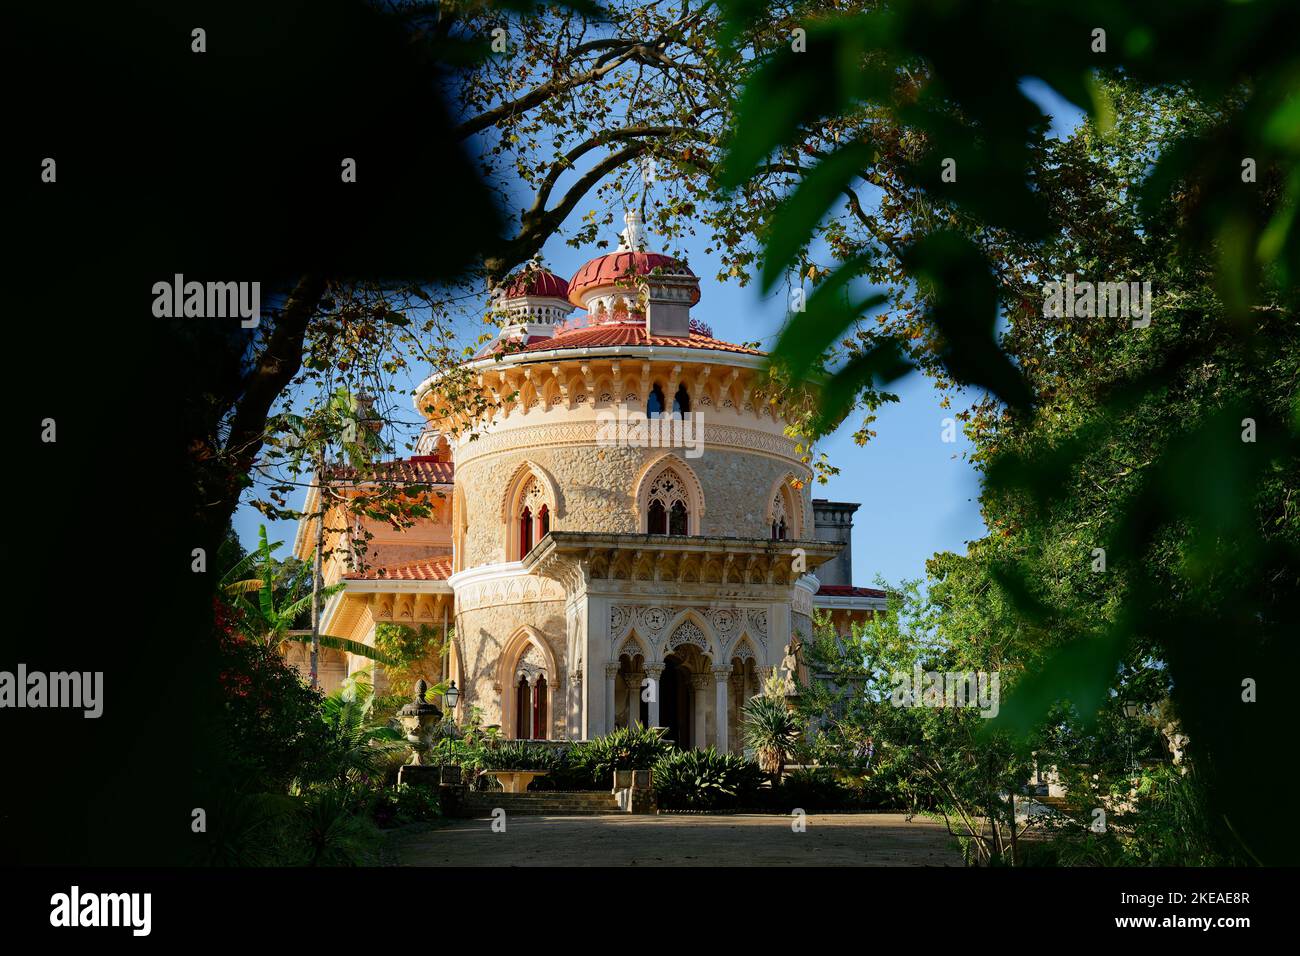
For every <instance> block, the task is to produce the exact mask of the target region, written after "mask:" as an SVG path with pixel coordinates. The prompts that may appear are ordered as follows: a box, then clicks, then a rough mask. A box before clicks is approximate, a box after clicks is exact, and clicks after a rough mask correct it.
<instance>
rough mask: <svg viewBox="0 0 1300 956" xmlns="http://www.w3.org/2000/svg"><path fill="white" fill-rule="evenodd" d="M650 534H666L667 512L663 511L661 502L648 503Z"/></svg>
mask: <svg viewBox="0 0 1300 956" xmlns="http://www.w3.org/2000/svg"><path fill="white" fill-rule="evenodd" d="M648 530H649V532H650V534H667V533H668V512H667V511H665V510H664V506H663V504H662V503H661V502H658V501H652V502H650V525H649V529H648Z"/></svg>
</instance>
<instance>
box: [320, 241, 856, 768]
mask: <svg viewBox="0 0 1300 956" xmlns="http://www.w3.org/2000/svg"><path fill="white" fill-rule="evenodd" d="M634 225H635V223H634V222H633V221H632V220H629V235H632V234H633V233H634V232H635V230H633V228H632V227H633V226H634ZM625 238H626V237H625ZM633 238H635V236H633ZM629 241H631V240H629ZM629 248H630V249H631V250H635V249H637V248H638V247H637V246H636V245H635V243H633V245H631V246H630V247H629ZM619 256H620V257H621V258H618V259H617V262H616V263H615V265H616V266H617V269H615V268H614V267H613V266H611V265H610V263H609V262H607V261H606V260H608V259H609V258H610V257H603V258H600V259H597V260H593V261H592V262H591V263H589V264H588V265H587V266H584V268H583V270H580V272H579V276H578V277H575V281H576V280H577V279H579V278H580V279H581V282H580V284H579V287H578V288H579V291H575V292H574V293H573V295H571V296H570V299H571V301H572V302H573V304H574V305H580V306H582V307H584V308H587V309H588V311H589V316H590V318H589V320H588V322H586V323H577V324H574V325H572V326H569V325H566V326H563V327H561V326H559V323H560V322H561V321H562V320H563V316H564V314H565V311H566V310H565V308H564V299H563V298H562V295H561V294H562V292H563V290H564V288H565V287H566V284H565V283H564V281H563V280H561V279H558V277H555V276H551V275H550V274H543V275H541V276H540V278H536V279H535V280H534V281H533V282H532V283H531V284H515V285H512V286H511V287H510V290H511V291H510V295H509V296H507V299H506V307H507V309H508V310H510V311H511V314H512V315H514V316H515V317H516V318H515V319H512V320H510V321H508V322H507V323H506V324H505V327H504V329H503V332H502V333H501V337H500V339H499V342H498V344H497V345H494V346H492V347H490V348H489V349H487V350H485V351H484V353H482V354H481V355H480V356H479V357H478V358H476V359H475V360H474V361H472V362H471V363H470V364H469V366H468V367H467V369H466V371H467V372H468V374H469V375H470V376H471V378H472V380H473V381H476V382H477V384H478V387H479V388H480V389H481V394H482V397H483V399H484V401H485V404H486V405H487V407H488V408H489V409H490V411H489V413H487V414H486V415H484V416H483V417H481V418H479V419H470V418H466V417H465V416H463V415H462V414H461V413H460V411H459V410H458V409H455V408H449V407H447V405H445V404H444V403H443V398H442V393H441V391H440V388H439V381H438V380H437V379H431V380H429V381H428V382H425V383H424V384H423V385H422V386H421V387H420V388H419V389H418V390H417V394H416V407H417V409H418V410H419V411H420V412H421V413H423V414H424V415H425V416H426V417H427V418H428V419H429V426H428V430H427V432H428V434H427V435H426V437H425V438H423V439H422V440H421V442H420V446H419V447H420V450H421V451H422V452H424V453H425V454H423V455H421V456H417V457H416V458H413V459H410V460H408V461H404V462H396V463H387V465H386V466H385V467H386V468H387V469H388V471H389V472H404V471H410V472H415V471H418V472H419V473H420V474H421V475H432V476H434V478H433V492H432V499H431V500H435V510H434V515H433V517H432V519H430V520H427V521H423V522H420V523H419V524H417V526H416V527H414V528H411V529H409V530H407V531H404V532H400V533H395V532H393V531H391V530H390V529H385V528H373V532H374V537H373V539H372V540H371V542H370V554H369V557H368V560H367V566H366V567H365V568H352V567H349V566H348V564H347V562H346V561H343V560H341V559H338V558H337V557H336V558H334V559H332V561H331V564H330V567H329V568H328V569H327V580H329V581H331V582H335V581H340V582H342V583H343V584H344V589H343V591H342V593H341V594H339V595H338V596H337V597H336V598H335V599H333V600H332V601H331V602H330V605H329V606H328V607H327V608H326V613H325V617H324V626H325V630H326V631H327V632H329V633H336V634H340V635H342V636H346V637H351V638H353V639H354V640H361V641H367V642H373V640H374V628H375V627H376V625H377V624H378V623H381V622H384V621H392V622H395V623H409V624H411V625H419V624H427V625H431V626H433V627H434V628H435V630H436V631H437V632H438V633H439V634H440V636H441V639H442V641H443V643H444V644H445V646H446V653H440V654H438V655H437V656H436V659H431V660H430V662H429V673H428V674H427V675H426V676H427V679H429V680H430V682H431V683H432V682H435V681H438V680H444V681H447V682H450V681H455V682H456V686H457V689H458V691H459V702H458V704H457V711H458V716H459V717H460V718H462V719H464V718H467V717H468V716H470V715H471V714H476V715H477V716H478V718H479V719H480V720H481V722H482V723H483V724H485V725H489V726H491V725H495V726H499V727H500V728H501V731H502V733H503V734H505V735H506V736H508V737H526V738H546V739H552V740H555V739H581V738H590V737H594V736H597V735H600V734H604V733H608V732H609V731H611V730H613V729H615V728H616V727H621V726H628V725H632V724H651V725H655V726H662V727H666V728H667V729H668V732H669V734H670V736H672V737H673V738H674V739H675V740H677V742H678V743H679V744H682V745H688V746H697V747H700V746H707V745H714V746H717V747H718V748H719V749H723V750H732V751H738V750H739V749H740V746H741V744H740V733H739V728H740V723H739V721H740V712H741V709H742V708H743V706H744V702H745V700H747V699H748V698H749V697H751V696H753V695H754V694H756V693H758V692H759V690H760V688H761V685H762V682H763V679H764V677H765V676H766V675H768V674H771V673H772V672H773V671H774V670H775V669H776V668H778V667H780V666H781V664H782V662H783V658H784V656H785V649H786V646H787V645H788V644H790V642H791V640H792V638H793V637H794V636H795V635H796V634H797V635H801V636H802V637H804V638H807V637H809V636H810V635H811V633H812V614H813V608H814V604H815V595H816V594H817V592H818V589H819V582H818V578H817V577H816V569H817V568H818V567H819V566H822V565H824V564H825V563H826V562H828V561H831V560H833V559H835V558H836V556H837V555H838V554H839V553H840V551H841V549H842V548H843V547H844V540H834V541H826V540H818V539H820V538H822V537H823V535H822V534H821V533H819V532H821V518H820V513H818V517H817V519H816V520H815V519H814V513H815V507H814V503H813V501H812V499H811V496H810V491H809V489H810V486H811V478H812V474H811V471H810V469H809V467H808V465H807V464H806V463H805V462H804V460H803V459H802V456H801V453H800V452H801V449H800V447H799V446H798V444H797V443H796V440H795V439H793V438H791V437H789V436H788V435H787V434H786V430H787V427H788V425H789V422H791V421H794V420H796V418H798V417H799V416H800V415H801V414H802V413H803V412H804V411H806V410H807V407H808V406H807V402H808V401H809V395H808V393H807V392H805V391H804V390H803V389H802V387H800V388H795V389H789V388H786V389H782V388H778V387H776V386H775V385H773V384H772V382H771V381H769V380H768V379H767V377H766V369H765V359H764V357H763V356H762V355H761V354H760V353H757V352H756V351H754V350H753V349H749V348H746V347H743V346H735V345H731V344H729V343H726V342H721V341H719V340H716V339H713V338H712V337H711V333H708V332H707V330H706V329H705V327H703V326H699V325H698V324H697V323H695V321H694V320H693V319H690V317H689V305H690V304H692V303H693V302H694V301H695V300H698V297H699V296H698V291H696V289H695V281H696V280H695V279H694V276H692V275H690V273H689V270H686V269H685V268H684V267H677V266H672V267H671V268H670V269H668V270H667V272H668V273H670V275H669V277H668V278H663V277H662V276H661V275H660V273H661V272H662V271H663V268H662V267H663V263H664V262H665V261H667V262H669V264H670V265H671V260H667V259H666V257H663V256H653V255H645V256H639V257H638V256H637V255H631V254H628V253H620V254H619ZM642 267H644V271H643V272H641V273H638V274H639V275H640V276H641V279H640V281H641V282H643V283H645V284H648V285H649V293H648V295H649V298H648V301H649V302H650V304H651V310H652V311H653V308H654V304H655V303H656V302H659V303H661V304H662V303H663V302H669V301H670V302H671V303H672V304H673V308H676V309H679V310H681V315H680V316H678V317H677V318H678V320H680V321H678V324H680V325H682V329H681V330H678V331H677V332H675V333H674V334H673V335H671V336H667V337H664V336H663V334H662V331H660V332H655V331H654V330H652V329H650V328H649V326H648V325H647V322H648V320H647V317H646V314H645V313H644V312H643V311H638V309H641V308H642V306H639V305H638V302H640V301H644V299H640V300H639V299H637V298H636V297H635V296H634V295H632V294H630V293H629V292H628V291H627V289H626V288H625V286H624V284H623V282H624V272H626V271H627V270H632V271H636V270H637V269H641V268H642ZM620 270H622V271H620ZM656 283H658V285H657V284H656ZM660 285H662V286H663V288H659V286H660ZM670 286H671V288H670ZM530 288H538V289H542V290H543V291H545V293H546V294H545V296H542V297H537V296H532V295H530V293H529V289H530ZM656 290H658V291H656ZM692 293H693V294H692ZM511 296H513V298H511ZM656 296H658V298H656ZM543 299H544V301H543ZM534 300H535V301H534ZM667 314H668V313H666V312H663V313H662V314H661V321H666V319H663V316H664V315H667ZM675 321H676V320H675ZM688 324H689V332H686V331H685V330H686V329H687V325H688ZM507 345H508V346H510V347H509V348H505V346H507ZM498 346H499V347H498ZM502 349H504V354H497V353H498V352H499V351H501V350H502ZM462 404H463V403H462ZM665 419H676V420H677V425H676V427H677V429H678V431H677V433H676V434H675V435H673V436H672V437H673V438H674V440H673V441H671V442H670V443H669V446H668V447H665V446H664V444H663V443H662V442H660V441H654V440H650V439H649V438H648V436H647V434H646V433H644V432H638V431H637V430H636V427H635V425H636V422H638V421H639V422H641V423H646V422H659V423H663V422H664V420H665ZM629 421H631V422H633V426H634V427H633V428H632V429H631V430H630V431H619V430H618V429H617V428H611V424H612V423H616V422H622V423H625V424H626V423H628V422H629ZM662 435H663V433H660V437H662ZM453 474H454V477H453ZM312 506H313V505H312V501H311V500H310V499H309V502H308V506H307V508H306V509H305V510H311V508H312ZM331 524H332V525H334V526H336V527H344V526H349V527H355V526H356V525H355V519H352V518H347V519H346V520H342V521H338V522H331ZM850 527H851V525H850ZM310 538H311V535H310V534H308V533H306V532H305V531H304V532H303V533H300V535H299V541H298V544H297V545H296V548H297V551H298V553H299V554H300V555H308V554H310V553H311V546H310ZM842 600H844V599H842ZM363 663H364V662H363V661H362V660H356V661H351V662H349V664H348V667H349V670H356V669H357V668H358V667H359V666H362V664H363Z"/></svg>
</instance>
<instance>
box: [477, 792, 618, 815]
mask: <svg viewBox="0 0 1300 956" xmlns="http://www.w3.org/2000/svg"><path fill="white" fill-rule="evenodd" d="M498 807H499V808H501V809H502V810H504V811H505V812H506V816H507V817H511V816H518V815H529V816H555V817H580V816H597V815H600V814H612V813H620V812H622V811H620V810H619V806H618V798H617V797H615V796H614V795H613V794H612V793H601V792H599V791H575V792H568V791H561V790H531V791H529V792H527V793H501V792H499V791H486V792H484V791H470V792H467V793H465V795H464V796H463V797H462V798H461V800H460V801H459V806H458V807H457V808H456V816H460V817H475V818H477V817H488V816H491V815H492V811H493V810H495V809H497V808H498Z"/></svg>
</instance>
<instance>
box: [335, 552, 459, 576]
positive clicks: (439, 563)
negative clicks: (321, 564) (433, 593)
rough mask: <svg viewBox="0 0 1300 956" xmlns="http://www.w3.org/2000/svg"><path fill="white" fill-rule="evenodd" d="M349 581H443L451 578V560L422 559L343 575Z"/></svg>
mask: <svg viewBox="0 0 1300 956" xmlns="http://www.w3.org/2000/svg"><path fill="white" fill-rule="evenodd" d="M343 576H344V577H345V578H347V579H348V580H349V581H445V580H447V578H449V577H451V558H450V557H440V558H424V559H422V560H419V561H407V562H406V563H404V564H386V565H379V566H376V567H372V568H369V569H367V570H366V571H365V572H364V573H354V574H345V575H343Z"/></svg>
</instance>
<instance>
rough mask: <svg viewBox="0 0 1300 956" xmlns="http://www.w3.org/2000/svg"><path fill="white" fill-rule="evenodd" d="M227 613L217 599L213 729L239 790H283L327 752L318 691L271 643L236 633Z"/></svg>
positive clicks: (327, 731) (326, 730)
mask: <svg viewBox="0 0 1300 956" xmlns="http://www.w3.org/2000/svg"><path fill="white" fill-rule="evenodd" d="M232 613H233V612H231V611H230V610H229V609H228V608H226V607H225V605H224V604H222V603H221V602H219V601H218V602H217V604H216V627H217V634H218V636H219V640H220V643H219V653H220V658H221V672H220V679H221V694H222V705H223V706H222V713H221V719H220V721H219V725H218V727H217V728H216V733H217V736H218V740H219V741H220V743H221V747H222V752H223V753H224V755H225V757H226V758H227V760H228V761H229V766H230V780H231V781H232V782H233V783H234V785H235V786H237V787H239V788H240V789H244V790H258V791H264V792H269V793H287V792H288V790H289V787H290V784H291V783H292V781H293V780H294V779H295V778H298V777H300V776H302V774H303V772H304V770H305V769H306V768H308V767H311V766H313V765H315V764H317V763H318V762H319V761H320V760H321V759H322V758H323V757H325V756H326V755H328V753H329V752H330V747H331V739H332V734H331V731H330V727H329V725H328V724H327V723H326V721H325V719H324V717H323V715H322V707H323V704H324V697H323V696H322V695H321V694H320V693H319V692H318V691H314V690H312V689H310V688H309V687H308V686H307V685H306V684H304V683H303V681H302V678H301V677H299V676H298V672H297V671H295V670H294V669H293V668H292V667H290V666H289V665H288V664H286V663H285V661H284V659H283V658H282V657H280V655H279V654H278V653H277V652H276V651H275V650H274V649H272V648H270V647H267V646H266V645H265V644H262V643H260V642H258V641H253V640H249V639H248V638H246V637H243V636H241V635H240V633H239V632H238V630H237V629H236V628H235V626H234V624H233V623H232Z"/></svg>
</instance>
